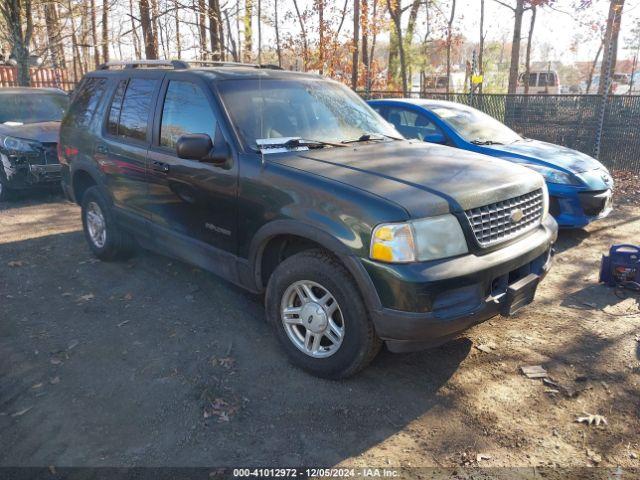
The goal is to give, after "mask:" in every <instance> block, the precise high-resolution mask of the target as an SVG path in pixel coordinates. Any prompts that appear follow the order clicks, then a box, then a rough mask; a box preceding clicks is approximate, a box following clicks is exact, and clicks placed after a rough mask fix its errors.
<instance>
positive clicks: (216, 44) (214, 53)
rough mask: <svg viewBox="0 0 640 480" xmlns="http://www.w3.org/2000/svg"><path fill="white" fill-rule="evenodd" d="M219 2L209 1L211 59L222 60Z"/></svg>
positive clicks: (215, 0)
mask: <svg viewBox="0 0 640 480" xmlns="http://www.w3.org/2000/svg"><path fill="white" fill-rule="evenodd" d="M217 3H218V2H217V0H209V10H208V16H209V36H210V38H211V58H212V59H213V60H220V59H221V58H220V57H221V54H220V52H221V50H222V48H221V45H220V17H219V16H218V7H217Z"/></svg>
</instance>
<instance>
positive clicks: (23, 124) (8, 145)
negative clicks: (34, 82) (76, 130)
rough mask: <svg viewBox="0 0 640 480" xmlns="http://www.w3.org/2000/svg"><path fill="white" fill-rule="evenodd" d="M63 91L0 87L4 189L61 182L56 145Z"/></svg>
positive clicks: (0, 170)
mask: <svg viewBox="0 0 640 480" xmlns="http://www.w3.org/2000/svg"><path fill="white" fill-rule="evenodd" d="M67 104H68V96H67V94H66V93H65V92H63V91H61V90H58V89H52V88H51V89H50V88H2V89H0V161H1V162H0V186H1V187H2V188H3V189H7V190H18V189H26V188H33V187H36V186H43V185H44V186H52V185H56V184H58V183H59V182H60V163H59V161H58V153H57V144H58V133H59V130H60V120H61V119H62V116H63V115H64V113H65V111H66V108H67Z"/></svg>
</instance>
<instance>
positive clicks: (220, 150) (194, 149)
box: [176, 132, 231, 165]
mask: <svg viewBox="0 0 640 480" xmlns="http://www.w3.org/2000/svg"><path fill="white" fill-rule="evenodd" d="M176 152H177V154H178V157H179V158H184V159H186V160H197V161H198V162H203V163H212V164H214V165H223V164H225V163H226V162H227V161H228V160H229V156H230V155H231V152H230V150H229V145H228V144H227V142H226V141H225V140H224V137H223V136H222V134H221V133H217V132H216V142H215V144H214V143H213V142H212V141H211V137H210V136H209V135H207V134H206V133H190V134H188V135H181V136H180V137H179V138H178V142H177V143H176Z"/></svg>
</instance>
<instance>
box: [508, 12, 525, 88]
mask: <svg viewBox="0 0 640 480" xmlns="http://www.w3.org/2000/svg"><path fill="white" fill-rule="evenodd" d="M513 12H514V14H515V19H514V23H513V41H512V42H511V64H510V65H509V86H508V87H507V92H508V93H510V94H514V93H516V88H517V86H518V67H519V64H520V40H521V37H522V16H523V15H524V0H516V8H515V9H514V11H513Z"/></svg>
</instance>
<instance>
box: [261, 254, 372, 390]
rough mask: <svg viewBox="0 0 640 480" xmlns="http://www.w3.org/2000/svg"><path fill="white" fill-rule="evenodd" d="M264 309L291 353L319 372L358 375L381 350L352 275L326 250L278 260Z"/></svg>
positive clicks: (334, 375)
mask: <svg viewBox="0 0 640 480" xmlns="http://www.w3.org/2000/svg"><path fill="white" fill-rule="evenodd" d="M266 309H267V316H268V319H269V321H270V323H271V324H272V326H273V328H274V329H275V331H276V335H277V337H278V339H279V340H280V343H281V344H282V346H283V347H284V349H285V351H286V352H287V354H288V355H289V358H290V359H291V360H292V361H293V363H294V364H295V365H297V366H299V367H301V368H303V369H305V370H307V371H309V372H310V373H312V374H314V375H317V376H319V377H324V378H333V379H338V378H345V377H349V376H351V375H354V374H355V373H357V372H359V371H360V370H362V369H363V368H365V367H366V366H367V365H368V364H369V363H370V362H371V360H373V358H374V357H375V356H376V354H377V353H378V351H379V350H380V346H381V341H380V339H379V338H378V337H377V336H376V334H375V330H374V328H373V324H372V322H371V320H370V319H369V318H368V315H367V310H366V308H365V306H364V302H363V301H362V298H361V295H360V292H359V291H358V288H357V286H356V284H355V282H354V281H353V278H352V277H351V275H350V274H349V272H348V271H347V270H346V269H345V268H344V266H343V265H342V264H341V263H340V262H338V260H337V259H336V258H335V257H333V256H332V255H330V254H328V253H326V252H324V251H322V250H308V251H305V252H302V253H298V254H296V255H293V256H291V257H289V258H287V259H286V260H284V261H283V262H282V263H281V264H280V265H278V267H277V268H276V270H275V271H274V272H273V275H272V276H271V278H270V280H269V284H268V286H267V293H266Z"/></svg>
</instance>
